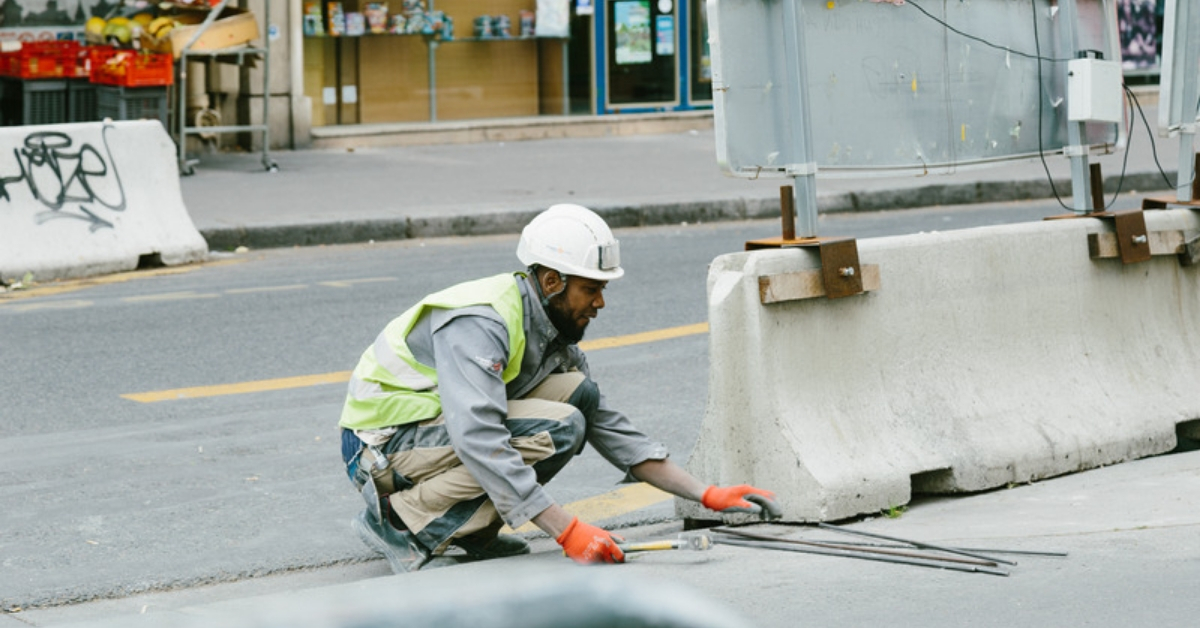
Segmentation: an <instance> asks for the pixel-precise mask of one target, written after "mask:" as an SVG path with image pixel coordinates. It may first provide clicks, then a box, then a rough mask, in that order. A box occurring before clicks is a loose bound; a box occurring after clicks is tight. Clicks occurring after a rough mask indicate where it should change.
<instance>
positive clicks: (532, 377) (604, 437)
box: [407, 279, 667, 528]
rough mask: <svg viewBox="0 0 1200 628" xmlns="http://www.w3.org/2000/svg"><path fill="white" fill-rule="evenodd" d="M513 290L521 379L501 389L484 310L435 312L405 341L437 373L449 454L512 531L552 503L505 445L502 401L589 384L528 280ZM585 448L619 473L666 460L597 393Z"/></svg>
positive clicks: (491, 326)
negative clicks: (552, 382) (571, 380)
mask: <svg viewBox="0 0 1200 628" xmlns="http://www.w3.org/2000/svg"><path fill="white" fill-rule="evenodd" d="M517 284H518V286H519V287H520V290H521V301H522V304H523V306H524V325H525V355H524V357H523V358H522V362H521V372H520V373H519V374H518V375H517V377H516V378H515V379H513V380H512V381H511V382H509V383H508V385H507V386H506V385H505V384H504V382H503V381H502V380H501V379H500V371H499V370H496V369H495V368H494V366H493V365H495V364H504V365H506V364H507V362H508V354H509V350H508V331H507V329H506V328H505V324H504V321H503V319H502V318H501V317H500V315H499V314H497V313H496V311H495V310H493V309H492V308H490V307H487V306H471V307H465V308H458V309H453V310H434V311H432V312H431V313H430V314H429V315H427V316H425V317H424V318H423V319H422V320H421V321H419V322H418V323H417V325H416V326H415V327H414V328H413V330H412V331H411V332H409V335H408V338H407V343H408V346H409V348H410V349H411V350H412V352H413V356H414V357H415V358H416V359H417V360H419V361H420V362H421V363H423V364H428V365H430V366H432V367H434V368H436V369H437V372H438V393H439V396H440V397H441V400H442V414H443V415H444V416H445V422H446V431H447V433H448V436H449V438H450V442H451V444H452V445H453V447H454V451H455V453H457V454H458V457H459V459H460V460H462V462H463V464H464V465H466V467H467V469H468V470H469V471H470V472H471V475H472V476H474V477H475V479H476V480H477V481H478V482H479V484H480V486H481V487H482V488H483V490H484V491H486V492H487V494H488V497H490V498H491V500H492V503H494V504H495V506H496V510H497V511H499V513H500V516H501V517H503V518H504V521H505V523H507V524H508V525H509V526H511V527H513V528H516V527H518V526H521V525H523V524H525V523H526V522H527V521H529V520H530V519H532V518H533V517H535V516H537V515H538V514H540V513H541V512H542V511H544V510H545V509H547V508H549V507H550V506H551V505H552V504H553V503H554V501H553V500H552V499H551V498H550V496H549V495H548V494H547V493H546V491H545V490H544V489H543V488H542V486H541V485H540V484H538V482H537V476H536V474H535V472H534V470H533V468H532V467H530V466H529V465H527V464H525V462H524V461H523V460H522V459H521V455H520V454H519V453H518V452H517V451H516V450H515V449H513V447H512V446H511V445H510V444H509V442H508V439H509V437H510V435H509V433H508V430H507V429H506V428H505V427H504V420H505V419H506V418H507V412H508V400H509V399H520V398H522V397H524V396H525V395H527V394H528V393H529V392H530V391H531V390H533V389H534V388H536V387H537V386H538V384H540V383H542V381H543V380H545V379H546V377H547V376H549V375H550V374H552V373H565V372H567V371H570V370H573V369H577V370H579V371H581V372H583V373H584V374H585V375H587V376H588V377H591V373H590V371H589V369H588V364H587V358H586V357H585V356H584V354H583V351H582V350H580V349H579V347H578V346H576V345H573V344H568V343H566V342H565V341H564V340H563V339H562V338H560V337H559V335H558V330H556V329H555V328H554V325H553V324H552V323H551V322H550V319H549V317H548V316H547V315H546V312H545V310H544V309H543V308H542V305H541V303H540V302H539V300H538V298H537V296H536V293H535V292H534V288H533V286H532V285H530V283H529V280H528V279H519V280H518V282H517ZM501 370H502V369H501ZM587 442H588V443H590V444H591V445H592V446H593V447H595V448H596V451H597V452H599V453H600V455H601V456H603V457H604V458H605V459H606V460H608V461H609V462H610V463H612V464H613V465H614V466H615V467H617V468H618V469H620V470H622V471H624V472H626V473H628V471H629V468H630V467H632V466H634V465H637V464H639V463H641V462H645V461H647V460H662V459H665V458H666V457H667V449H666V447H665V446H664V445H662V444H661V443H656V442H652V441H651V440H650V439H649V438H647V437H646V435H645V434H643V433H642V432H641V431H639V430H638V429H637V428H636V427H634V425H633V423H632V422H631V421H630V420H629V418H628V417H626V416H625V415H624V414H622V413H621V412H617V411H616V410H613V409H611V408H609V407H608V405H607V403H606V402H605V399H604V395H603V393H602V394H601V395H600V404H599V409H598V410H597V412H596V413H595V415H594V416H593V417H591V420H590V421H589V423H588V426H587Z"/></svg>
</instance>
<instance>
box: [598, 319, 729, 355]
mask: <svg viewBox="0 0 1200 628" xmlns="http://www.w3.org/2000/svg"><path fill="white" fill-rule="evenodd" d="M706 333H708V323H696V324H695V325H683V326H682V327H668V328H667V329H656V330H654V331H644V332H641V333H639V334H629V335H626V336H613V337H612V338H597V339H596V340H585V341H583V342H581V343H579V348H580V349H583V350H584V351H595V350H597V349H616V348H617V347H628V346H629V345H640V344H645V343H648V342H657V341H659V340H670V339H671V338H682V337H684V336H695V335H697V334H706Z"/></svg>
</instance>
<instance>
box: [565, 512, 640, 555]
mask: <svg viewBox="0 0 1200 628" xmlns="http://www.w3.org/2000/svg"><path fill="white" fill-rule="evenodd" d="M555 540H556V541H558V544H559V545H561V546H562V548H563V553H564V554H566V555H567V557H568V558H570V559H571V560H574V561H575V562H577V563H580V564H588V563H623V562H625V552H622V551H621V548H620V547H618V546H617V541H624V540H625V539H623V538H621V537H619V536H613V535H612V534H609V533H608V531H606V530H603V529H601V528H597V527H596V526H594V525H590V524H586V523H584V522H582V521H580V520H579V517H574V518H572V519H571V525H569V526H567V529H566V530H563V533H562V534H560V535H559V536H558V538H557V539H555Z"/></svg>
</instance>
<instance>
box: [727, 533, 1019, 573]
mask: <svg viewBox="0 0 1200 628" xmlns="http://www.w3.org/2000/svg"><path fill="white" fill-rule="evenodd" d="M712 530H713V532H719V533H721V534H732V535H734V536H740V537H745V538H748V539H754V540H757V541H769V542H772V543H790V544H793V545H805V546H808V547H821V548H825V549H832V550H844V551H849V552H863V553H866V554H885V555H888V556H902V557H904V558H916V559H919V560H940V561H945V562H948V563H960V564H963V565H979V566H981V567H998V566H999V565H998V564H997V563H996V562H994V561H991V560H980V559H977V558H954V557H951V556H937V555H933V554H921V553H918V552H912V551H903V550H902V549H886V548H881V547H869V546H863V545H852V544H842V543H833V542H826V541H805V540H802V539H786V538H781V537H777V536H770V535H766V534H755V533H753V532H746V531H745V530H738V529H735V528H725V527H720V528H713V529H712ZM905 547H908V546H905ZM910 549H911V548H910Z"/></svg>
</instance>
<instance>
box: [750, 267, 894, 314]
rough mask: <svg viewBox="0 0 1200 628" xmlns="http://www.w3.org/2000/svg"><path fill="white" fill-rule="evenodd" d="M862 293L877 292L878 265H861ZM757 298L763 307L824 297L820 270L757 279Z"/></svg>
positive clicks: (879, 280)
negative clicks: (770, 304)
mask: <svg viewBox="0 0 1200 628" xmlns="http://www.w3.org/2000/svg"><path fill="white" fill-rule="evenodd" d="M861 269H862V280H863V292H871V291H873V290H878V289H879V287H880V285H881V279H880V272H879V264H863V265H862V266H861ZM758 296H759V300H760V301H761V302H762V304H763V305H767V304H769V303H782V302H785V301H798V300H800V299H814V298H816V297H823V296H825V281H824V280H823V279H822V274H821V269H819V268H818V269H815V270H802V271H799V272H794V273H782V274H779V275H767V276H764V277H759V278H758Z"/></svg>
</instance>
